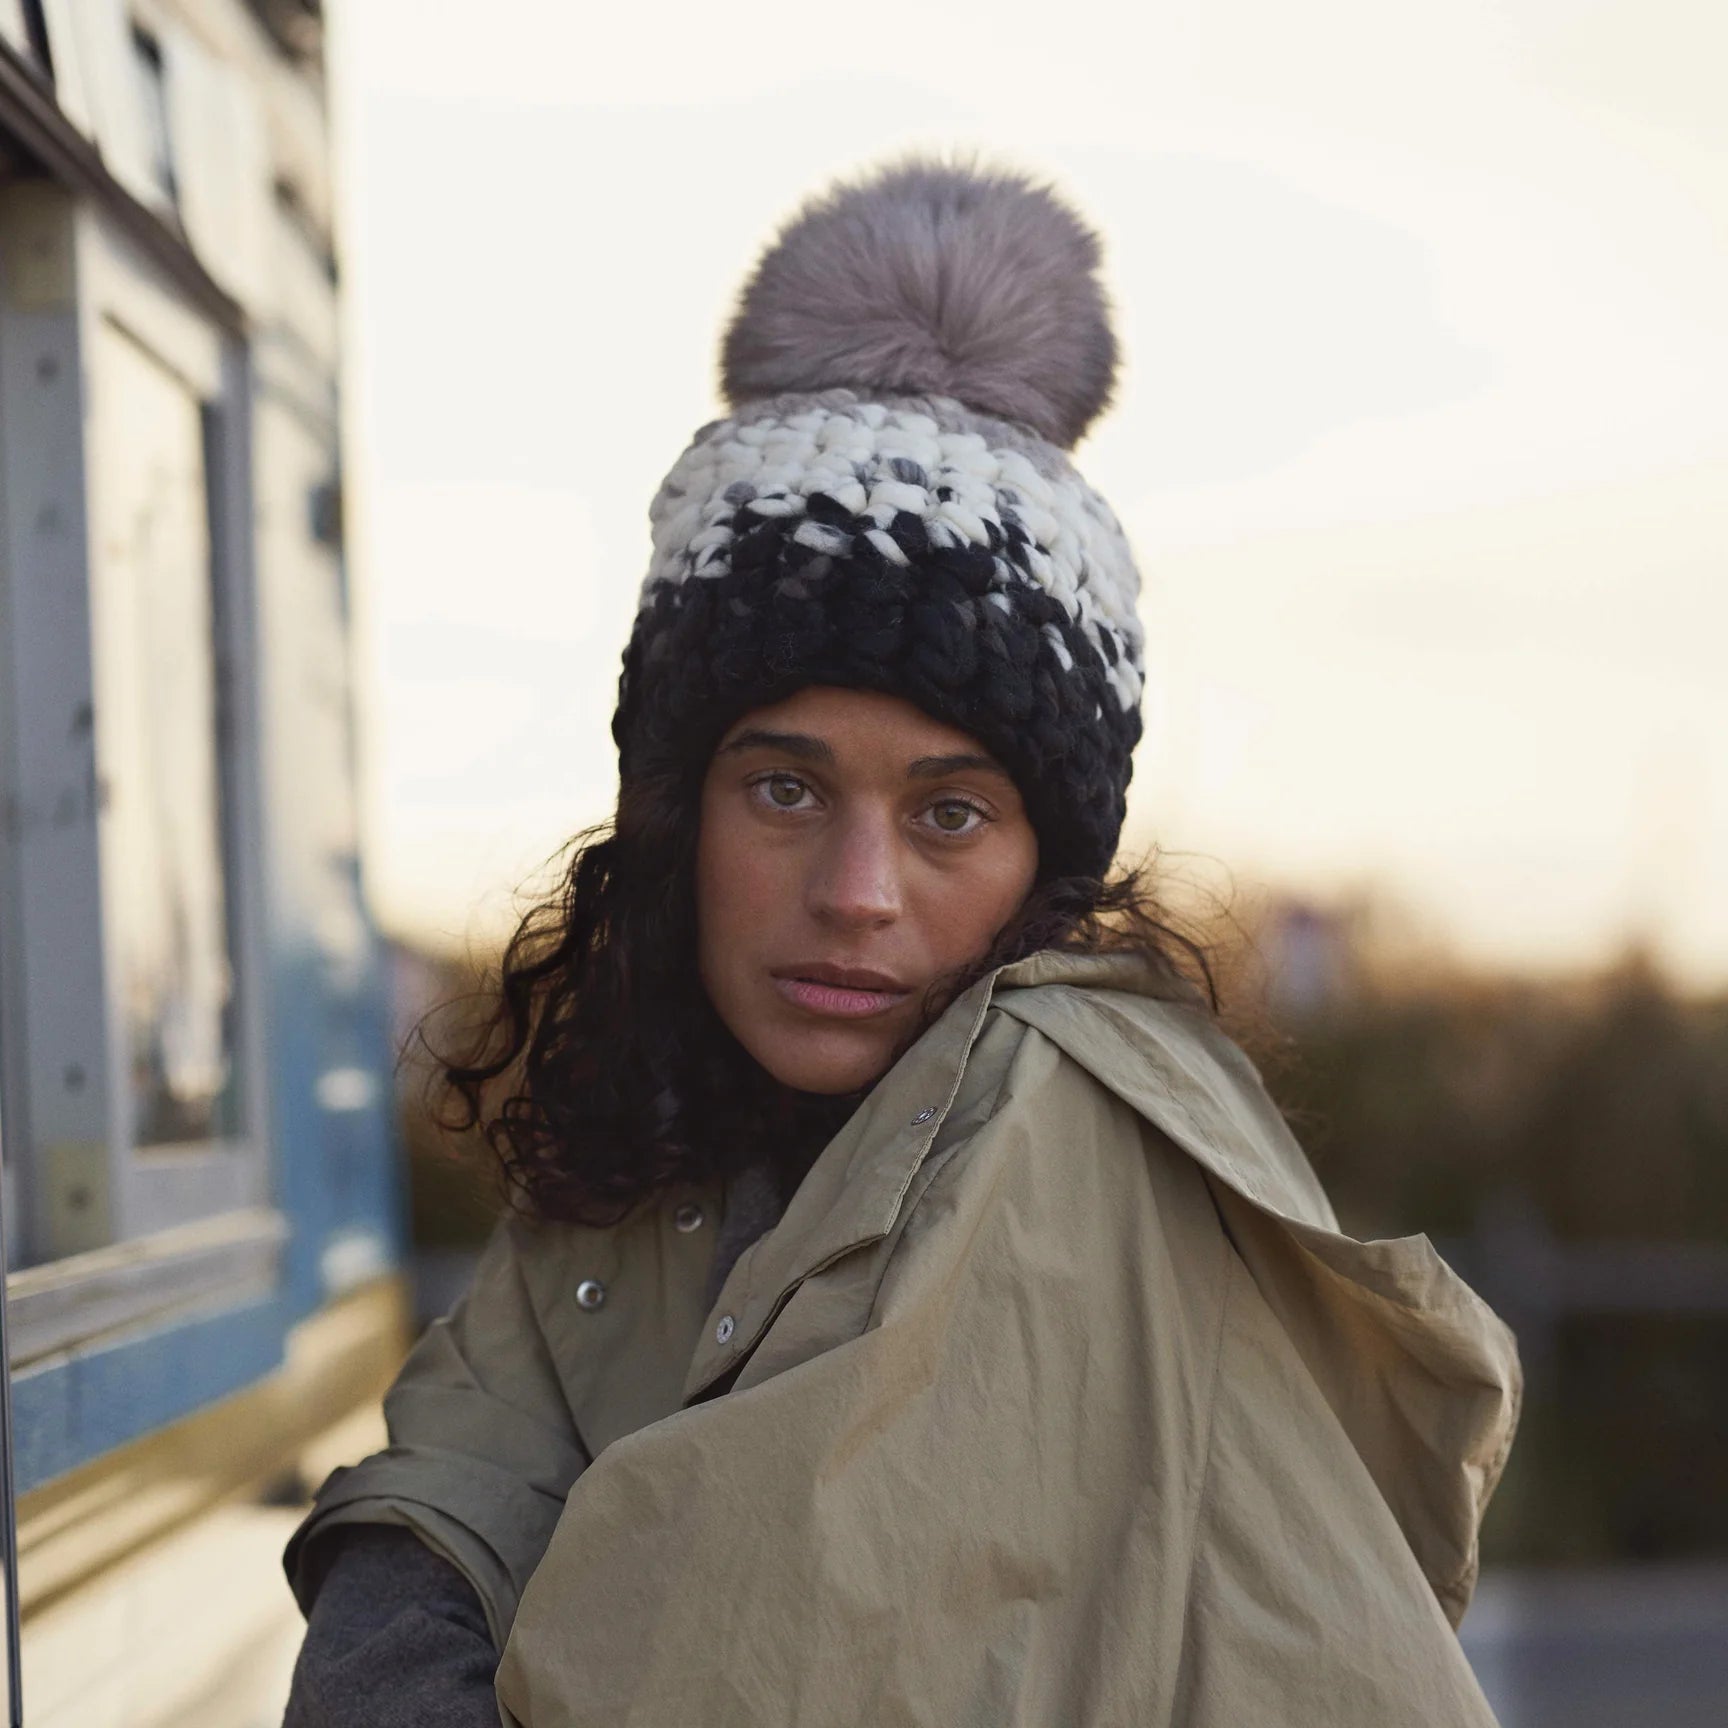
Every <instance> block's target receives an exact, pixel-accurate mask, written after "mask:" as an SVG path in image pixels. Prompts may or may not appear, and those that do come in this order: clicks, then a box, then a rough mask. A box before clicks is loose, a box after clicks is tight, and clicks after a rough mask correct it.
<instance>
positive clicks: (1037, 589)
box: [286, 163, 1518, 1728]
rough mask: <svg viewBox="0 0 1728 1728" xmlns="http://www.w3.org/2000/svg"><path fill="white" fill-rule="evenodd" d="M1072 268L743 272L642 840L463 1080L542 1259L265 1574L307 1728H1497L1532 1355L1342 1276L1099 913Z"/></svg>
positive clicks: (1013, 207)
mask: <svg viewBox="0 0 1728 1728" xmlns="http://www.w3.org/2000/svg"><path fill="white" fill-rule="evenodd" d="M1097 258H1098V252H1097V243H1096V240H1095V238H1094V237H1093V236H1092V235H1091V233H1090V232H1089V231H1088V230H1087V229H1086V228H1085V227H1083V226H1082V225H1081V223H1080V222H1079V221H1078V220H1077V219H1076V218H1075V217H1074V216H1073V215H1072V214H1071V213H1070V212H1069V211H1068V210H1067V209H1066V208H1065V207H1064V206H1063V205H1062V204H1060V203H1059V202H1058V201H1057V200H1056V199H1055V198H1054V197H1052V196H1051V195H1050V194H1049V193H1048V192H1047V191H1045V190H1043V189H1041V188H1039V187H1037V186H1034V185H1032V184H1030V183H1027V182H1025V181H1023V180H1021V179H1018V178H1016V177H1012V176H1001V175H985V174H980V173H977V172H974V171H970V170H963V169H958V168H948V167H942V166H937V165H929V164H918V163H913V164H909V165H906V166H903V167H899V168H895V169H892V170H890V171H888V172H886V173H883V174H880V175H878V176H876V177H874V178H873V179H870V180H868V181H865V182H863V183H861V184H857V185H852V186H847V187H842V188H840V189H839V190H837V191H836V192H834V193H832V194H830V195H829V196H828V197H826V198H825V199H822V200H820V201H818V202H816V203H814V204H813V205H811V206H809V207H808V208H807V209H806V210H805V211H804V212H803V213H801V215H800V216H799V217H798V219H797V220H796V221H794V222H793V223H792V224H791V225H790V227H789V228H788V229H787V230H786V231H785V232H784V233H783V234H782V235H781V237H780V239H779V241H778V242H777V244H776V245H775V246H774V247H773V248H772V249H770V251H769V252H768V253H767V255H766V256H765V257H764V259H763V260H762V262H761V264H760V265H759V266H758V269H757V271H756V274H755V276H754V277H753V279H752V280H751V282H750V284H749V285H748V287H747V289H746V292H745V294H744V297H743V302H742V306H741V309H740V311H739V314H738V316H737V319H736V321H735V322H734V324H733V326H732V328H731V330H730V332H729V334H728V337H727V341H726V347H725V365H724V371H725V385H726V391H727V395H728V397H729V399H730V401H731V404H732V409H733V411H732V414H731V415H730V417H729V418H727V419H725V420H722V421H718V422H715V423H714V424H712V425H709V426H707V427H704V428H703V429H702V430H701V431H700V432H699V433H698V434H697V436H696V439H695V442H694V443H693V444H692V445H691V447H690V448H689V450H687V451H686V452H685V454H684V456H683V457H682V458H681V459H680V460H679V462H678V464H677V465H676V466H675V467H674V468H673V470H672V472H671V474H670V475H669V476H668V477H667V479H666V481H665V483H664V484H663V486H662V488H661V490H660V493H659V495H658V497H657V499H656V501H655V504H654V507H653V511H652V520H653V527H654V561H653V565H652V568H651V569H650V572H649V575H648V578H647V582H646V584H645V586H644V590H643V597H642V605H641V608H640V610H639V613H638V616H637V619H636V624H635V627H634V631H633V634H632V637H631V641H630V644H629V647H628V649H627V651H626V654H625V661H624V672H623V678H622V681H621V684H620V693H619V704H618V709H617V713H616V716H615V718H614V722H613V732H614V737H615V739H616V742H617V744H618V747H619V752H620V795H619V805H618V811H617V816H616V820H615V823H614V824H613V826H612V829H611V832H610V833H608V834H606V835H605V836H604V837H601V838H598V839H593V840H591V841H590V842H589V843H588V844H587V845H585V846H583V847H581V848H579V849H578V851H577V853H576V855H575V859H574V863H573V866H572V869H571V873H570V877H569V881H568V884H567V889H566V892H565V894H564V895H563V897H562V898H561V900H560V901H559V902H557V903H556V904H555V905H553V906H552V907H549V908H547V909H546V910H545V911H543V912H542V913H540V914H538V915H536V916H531V917H530V919H529V920H528V921H527V923H526V924H525V926H524V928H523V930H522V931H521V932H519V934H518V937H517V939H516V941H515V942H514V943H513V945H512V947H511V950H510V952H509V955H508V956H507V960H506V964H505V968H504V973H503V985H502V990H501V992H500V996H499V999H498V1006H497V1013H496V1017H495V1019H494V1021H493V1022H492V1025H491V1028H490V1031H489V1033H488V1035H487V1037H486V1038H485V1039H484V1040H483V1042H482V1047H481V1048H480V1049H479V1050H477V1051H475V1052H473V1053H471V1054H470V1056H469V1057H468V1059H466V1060H463V1061H457V1062H452V1063H451V1064H449V1066H448V1070H447V1077H448V1079H449V1081H450V1083H451V1085H452V1086H453V1087H454V1089H455V1095H456V1096H457V1098H458V1099H459V1100H460V1101H461V1102H462V1105H463V1108H464V1111H465V1113H466V1116H467V1119H468V1120H470V1121H474V1122H478V1123H480V1124H482V1125H483V1126H484V1128H485V1132H486V1136H487V1139H488V1141H489V1143H490V1145H491V1146H492V1147H493V1149H494V1150H495V1151H496V1153H497V1154H498V1157H499V1160H500V1168H501V1169H502V1170H503V1172H504V1173H505V1175H506V1177H507V1180H508V1184H509V1188H510V1192H511V1195H512V1198H513V1216H512V1217H511V1218H510V1219H509V1220H508V1221H507V1222H505V1223H504V1224H502V1225H501V1226H500V1227H499V1229H498V1231H497V1232H496V1233H495V1235H494V1236H493V1238H492V1240H491V1242H490V1244H489V1246H488V1248H487V1250H486V1253H485V1255H484V1257H483V1259H482V1262H481V1265H480V1267H479V1270H478V1272H477V1275H476V1278H475V1281H474V1284H473V1286H472V1288H471V1289H470V1290H469V1292H468V1293H467V1295H466V1296H465V1297H464V1298H463V1300H462V1301H461V1302H460V1303H459V1304H458V1306H457V1308H456V1309H455V1310H454V1311H453V1313H452V1314H451V1316H450V1317H449V1318H448V1319H447V1320H445V1321H441V1322H439V1323H437V1324H436V1325H434V1326H433V1327H432V1328H431V1329H430V1330H429V1331H428V1332H427V1334H426V1335H425V1336H424V1337H423V1338H422V1339H421V1341H420V1342H419V1344H418V1345H417V1346H416V1348H415V1350H414V1352H413V1354H412V1355H411V1356H410V1358H409V1360H408V1362H407V1364H406V1365H405V1367H404V1368H403V1370H402V1373H401V1375H400V1377H399V1378H398V1380H397V1382H396V1384H395V1386H394V1387H393V1389H392V1391H391V1393H390V1394H389V1397H388V1399H387V1400H386V1414H387V1417H388V1419H389V1423H390V1431H391V1439H392V1445H391V1447H390V1448H389V1450H387V1451H386V1452H383V1453H381V1454H378V1455H376V1456H375V1457H373V1458H370V1459H367V1460H365V1461H363V1462H362V1463H361V1464H360V1465H358V1466H356V1467H355V1468H353V1469H351V1470H344V1471H338V1472H337V1473H336V1474H335V1475H334V1476H333V1477H332V1478H331V1479H330V1481H329V1482H327V1483H326V1484H325V1485H324V1487H323V1489H322V1490H321V1491H320V1493H319V1497H318V1502H317V1504H316V1505H315V1506H314V1508H313V1510H312V1512H311V1513H310V1514H309V1515H308V1517H307V1519H306V1521H305V1523H304V1524H303V1525H302V1526H301V1528H300V1530H299V1531H298V1532H297V1533H296V1536H295V1538H294V1541H293V1543H292V1544H291V1545H290V1548H289V1551H288V1554H287V1556H286V1563H287V1566H288V1571H289V1576H290V1578H291V1579H292V1581H293V1583H294V1586H295V1589H296V1592H297V1594H298V1596H299V1599H300V1601H301V1603H302V1605H303V1606H304V1607H305V1608H306V1609H307V1611H308V1616H309V1622H310V1627H309V1632H308V1636H307V1641H306V1646H305V1649H304V1651H303V1653H302V1658H301V1662H300V1666H299V1669H298V1671H297V1675H296V1683H295V1696H294V1701H293V1704H292V1705H291V1707H290V1721H291V1722H292V1723H295V1724H300V1725H307V1728H309V1725H311V1724H315V1723H316V1724H326V1725H329V1724H337V1723H350V1722H352V1723H360V1722H364V1723H366V1724H368V1725H369V1728H380V1725H381V1724H390V1723H393V1722H397V1721H401V1722H404V1723H406V1722H414V1723H416V1724H421V1725H424V1724H434V1723H481V1722H485V1723H490V1722H492V1721H494V1720H496V1718H497V1716H498V1715H499V1714H502V1717H503V1720H504V1721H505V1722H506V1723H507V1724H519V1725H522V1728H573V1725H575V1724H608V1725H610V1724H626V1723H629V1724H671V1723H691V1724H704V1725H718V1724H725V1725H728V1728H731V1725H737V1728H743V1725H745V1724H749V1725H750V1728H758V1725H763V1724H777V1723H785V1724H792V1723H797V1724H801V1725H812V1724H816V1725H820V1724H841V1723H871V1724H877V1723H931V1724H942V1725H943V1728H952V1725H953V1724H976V1725H978V1728H985V1725H994V1724H1007V1723H1027V1724H1040V1725H1055V1724H1061V1725H1063V1728H1070V1725H1076V1724H1092V1723H1097V1724H1104V1723H1134V1724H1144V1723H1184V1724H1196V1725H1202V1724H1203V1725H1212V1724H1217V1725H1220V1728H1222V1725H1226V1724H1229V1725H1242V1724H1248V1723H1254V1724H1263V1723H1327V1724H1345V1725H1351V1724H1361V1725H1362V1728H1368V1725H1370V1724H1372V1725H1373V1728H1386V1725H1387V1724H1392V1723H1399V1722H1410V1723H1416V1722H1421V1723H1424V1724H1464V1723H1475V1724H1480V1723H1485V1722H1489V1721H1491V1717H1490V1715H1489V1712H1488V1710H1487V1707H1486V1705H1485V1704H1484V1703H1483V1701H1482V1699H1481V1696H1480V1693H1479V1692H1478V1691H1477V1689H1476V1686H1475V1684H1474V1681H1473V1679H1472V1678H1471V1675H1470V1672H1469V1669H1468V1667H1467V1665H1466V1664H1465V1662H1464V1660H1463V1657H1462V1656H1461V1654H1460V1652H1459V1649H1458V1645H1457V1642H1456V1639H1455V1637H1454V1635H1453V1631H1452V1627H1453V1625H1455V1624H1456V1622H1457V1619H1458V1617H1459V1616H1460V1615H1461V1614H1462V1612H1463V1609H1464V1607H1465V1605H1466V1603H1467V1601H1468V1598H1469V1595H1470V1591H1471V1587H1472V1584H1473V1582H1474V1576H1475V1562H1476V1532H1477V1526H1478V1522H1479V1520H1480V1517H1481V1513H1482V1509H1483V1506H1484V1504H1485V1502H1486V1500H1487V1497H1488V1495H1489V1494H1490V1493H1491V1491H1492V1489H1493V1487H1494V1484H1495V1482H1496V1480H1497V1479H1498V1476H1499V1474H1500V1471H1501V1468H1502V1466H1503V1464H1504V1461H1505V1456H1506V1450H1507V1447H1508V1445H1509V1443H1510V1439H1511V1433H1512V1428H1513V1423H1514V1420H1515V1411H1516V1401H1517V1387H1518V1377H1517V1366H1516V1358H1515V1354H1514V1351H1513V1348H1512V1344H1511V1340H1510V1337H1509V1335H1508V1334H1507V1333H1506V1331H1505V1329H1504V1327H1502V1326H1501V1325H1500V1324H1499V1322H1498V1321H1496V1320H1495V1319H1494V1317H1493V1316H1492V1315H1491V1314H1490V1313H1489V1312H1488V1311H1487V1310H1486V1309H1485V1308H1484V1307H1483V1306H1482V1304H1481V1303H1480V1302H1479V1301H1478V1300H1477V1299H1476V1298H1475V1297H1474V1296H1473V1295H1472V1294H1471V1293H1470V1292H1469V1291H1468V1290H1467V1289H1466V1288H1465V1287H1464V1286H1463V1285H1462V1284H1461V1283H1460V1282H1459V1281H1458V1280H1457V1279H1456V1278H1455V1277H1454V1276H1453V1275H1452V1274H1451V1273H1450V1272H1449V1271H1448V1270H1447V1269H1446V1268H1445V1267H1444V1265H1443V1264H1442V1263H1441V1262H1440V1261H1439V1260H1438V1259H1437V1258H1436V1257H1435V1255H1434V1254H1433V1251H1432V1250H1431V1248H1430V1247H1429V1246H1428V1244H1427V1242H1426V1240H1425V1239H1424V1238H1420V1237H1418V1238H1413V1239H1410V1240H1408V1241H1400V1242H1377V1243H1367V1244H1363V1243H1358V1242H1355V1241H1353V1240H1352V1239H1351V1238H1349V1237H1347V1236H1344V1235H1342V1234H1340V1233H1339V1232H1338V1229H1337V1225H1336V1221H1335V1219H1334V1218H1333V1216H1332V1213H1331V1211H1330V1208H1329V1207H1328V1205H1327V1202H1326V1200H1325V1197H1324V1195H1323V1194H1322V1192H1321V1191H1320V1188H1319V1186H1318V1184H1317V1183H1316V1181H1315V1179H1314V1177H1313V1174H1312V1172H1311V1170H1310V1169H1309V1167H1308V1164H1307V1161H1306V1159H1305V1158H1304V1157H1303V1155H1302V1152H1301V1150H1300V1148H1299V1147H1298V1146H1297V1145H1296V1144H1295V1142H1294V1141H1293V1140H1292V1139H1291V1137H1290V1135H1289V1133H1288V1131H1287V1130H1286V1128H1285V1126H1284V1124H1283V1122H1282V1121H1281V1119H1280V1118H1279V1116H1278V1113H1277V1111H1276V1109H1275V1108H1274V1107H1273V1105H1272V1104H1271V1102H1270V1101H1269V1100H1268V1098H1267V1096H1266V1094H1265V1092H1264V1091H1263V1089H1262V1088H1261V1086H1260V1083H1259V1080H1258V1078H1257V1076H1256V1075H1255V1073H1254V1071H1253V1069H1252V1067H1251V1066H1250V1065H1249V1063H1248V1062H1247V1060H1246V1059H1245V1058H1244V1057H1243V1056H1242V1054H1241V1052H1240V1051H1239V1050H1238V1049H1237V1048H1236V1047H1235V1046H1234V1045H1233V1044H1232V1043H1231V1042H1230V1041H1229V1039H1227V1038H1226V1037H1225V1036H1224V1035H1223V1033H1222V1032H1221V1031H1220V1030H1219V1028H1218V1026H1217V1025H1216V1023H1215V1021H1214V1018H1213V1014H1212V1011H1211V1010H1212V1004H1211V1003H1210V1001H1209V999H1208V998H1207V996H1206V995H1204V994H1203V993H1202V992H1201V991H1200V990H1199V989H1198V988H1196V987H1195V985H1194V984H1192V983H1190V982H1188V981H1187V980H1186V977H1185V973H1184V969H1183V967H1182V966H1180V965H1179V964H1178V962H1179V960H1181V959H1182V953H1181V950H1180V947H1179V945H1178V944H1176V943H1175V942H1174V941H1173V940H1172V939H1171V938H1170V937H1169V936H1168V933H1167V932H1166V931H1165V929H1164V927H1163V926H1162V925H1161V924H1160V923H1159V922H1158V919H1157V917H1156V913H1155V909H1154V907H1153V905H1152V902H1151V901H1150V898H1149V896H1148V892H1147V889H1146V886H1145V884H1144V883H1143V882H1142V881H1141V880H1140V878H1139V877H1137V876H1135V875H1133V874H1127V875H1123V876H1117V877H1115V878H1111V877H1110V875H1109V872H1110V867H1111V862H1112V858H1113V855H1114V853H1115V849H1116V844H1117V839H1118V835H1119V831H1120V827H1121V822H1122V814H1123V800H1124V794H1125V791H1126V787H1127V783H1128V776H1129V764H1130V752H1131V751H1132V749H1133V746H1134V744H1135V742H1136V740H1137V738H1138V736H1139V731H1140V720H1139V699H1140V684H1141V630H1140V624H1139V621H1138V618H1137V616H1136V613H1135V596H1136V592H1137V587H1138V581H1137V577H1136V575H1135V571H1134V566H1133V563H1132V560H1131V558H1130V555H1129V552H1128V548H1127V546H1126V544H1125V542H1124V540H1123V538H1122V535H1121V532H1120V530H1119V529H1118V527H1117V525H1116V523H1115V519H1114V518H1113V516H1112V515H1111V513H1110V511H1109V509H1108V507H1107V506H1106V505H1105V504H1104V502H1103V501H1102V500H1101V499H1100V498H1099V497H1098V496H1097V495H1096V494H1095V493H1094V492H1092V491H1091V490H1090V489H1089V488H1088V487H1087V486H1086V484H1085V483H1084V481H1083V480H1081V478H1080V477H1079V475H1078V474H1077V473H1076V472H1075V470H1074V468H1073V467H1072V465H1071V463H1070V462H1069V460H1068V457H1067V456H1066V454H1065V451H1066V450H1067V449H1068V448H1070V447H1071V446H1072V445H1073V444H1074V443H1075V442H1076V441H1077V440H1078V438H1079V437H1080V435H1081V434H1082V433H1083V432H1084V430H1085V428H1086V427H1087V425H1088V424H1089V423H1090V422H1091V421H1092V419H1093V418H1094V417H1095V416H1096V414H1097V413H1098V412H1099V411H1100V410H1101V409H1102V408H1103V406H1104V405H1105V403H1106V400H1107V398H1108V395H1109V392H1110V389H1111V383H1112V375H1113V370H1114V361H1115V345H1114V341H1113V338H1112V336H1111V332H1110V328H1109V325H1108V322H1107V317H1106V311H1105V305H1104V301H1103V296H1102V293H1101V291H1100V289H1099V287H1098V283H1097V278H1096V266H1097ZM1190 957H1192V956H1190ZM495 1666H496V1702H494V1667H495Z"/></svg>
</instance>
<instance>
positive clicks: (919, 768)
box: [906, 754, 1012, 780]
mask: <svg viewBox="0 0 1728 1728" xmlns="http://www.w3.org/2000/svg"><path fill="white" fill-rule="evenodd" d="M968 768H981V769H982V770H983V771H984V772H985V773H986V774H1000V775H1001V776H1002V778H1003V779H1004V780H1007V779H1010V778H1012V776H1011V775H1010V774H1009V772H1008V770H1007V769H1006V768H1004V767H1003V766H1002V764H1001V763H1000V762H998V761H997V760H996V758H995V757H994V756H979V755H975V754H973V755H967V754H961V755H958V756H920V757H919V758H918V760H917V761H916V762H913V763H910V764H909V765H908V766H907V769H906V777H907V779H909V780H937V779H940V778H941V776H942V775H944V774H959V773H962V772H963V771H964V770H966V769H968Z"/></svg>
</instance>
